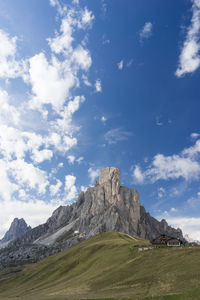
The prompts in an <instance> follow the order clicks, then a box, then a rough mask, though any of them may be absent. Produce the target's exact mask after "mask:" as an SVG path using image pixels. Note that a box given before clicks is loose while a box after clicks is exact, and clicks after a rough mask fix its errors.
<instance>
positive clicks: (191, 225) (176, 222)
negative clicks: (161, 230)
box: [166, 216, 200, 240]
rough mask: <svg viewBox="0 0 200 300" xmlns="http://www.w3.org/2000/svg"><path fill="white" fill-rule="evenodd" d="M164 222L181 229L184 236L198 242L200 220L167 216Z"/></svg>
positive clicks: (199, 238) (199, 237)
mask: <svg viewBox="0 0 200 300" xmlns="http://www.w3.org/2000/svg"><path fill="white" fill-rule="evenodd" d="M166 220H167V222H168V224H169V225H171V226H172V227H175V228H181V229H182V231H183V233H184V234H188V235H189V236H190V237H191V238H193V239H194V240H200V218H194V217H172V216H169V217H167V218H166Z"/></svg>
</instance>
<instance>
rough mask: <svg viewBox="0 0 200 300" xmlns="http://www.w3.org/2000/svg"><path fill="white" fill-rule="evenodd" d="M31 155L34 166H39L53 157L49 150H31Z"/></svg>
mask: <svg viewBox="0 0 200 300" xmlns="http://www.w3.org/2000/svg"><path fill="white" fill-rule="evenodd" d="M32 153H33V154H32V155H31V158H32V160H33V161H34V163H36V164H40V163H42V162H43V161H45V160H50V159H51V158H52V157H53V151H51V150H49V149H44V150H40V151H38V150H33V152H32Z"/></svg>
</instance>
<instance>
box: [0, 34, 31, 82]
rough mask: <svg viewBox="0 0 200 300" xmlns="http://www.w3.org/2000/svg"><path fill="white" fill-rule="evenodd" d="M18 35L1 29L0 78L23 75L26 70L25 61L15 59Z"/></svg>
mask: <svg viewBox="0 0 200 300" xmlns="http://www.w3.org/2000/svg"><path fill="white" fill-rule="evenodd" d="M16 42H17V37H16V36H15V37H10V36H9V35H8V34H7V33H6V32H5V31H3V30H2V29H0V78H16V77H19V76H23V75H24V72H25V70H26V62H25V61H17V60H16V59H15V55H16V51H17V47H16Z"/></svg>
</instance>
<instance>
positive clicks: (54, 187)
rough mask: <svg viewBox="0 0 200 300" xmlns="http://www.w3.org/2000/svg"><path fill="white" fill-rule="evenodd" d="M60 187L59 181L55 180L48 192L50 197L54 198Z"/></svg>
mask: <svg viewBox="0 0 200 300" xmlns="http://www.w3.org/2000/svg"><path fill="white" fill-rule="evenodd" d="M61 186H62V182H61V181H60V180H59V179H57V180H56V184H52V185H50V187H49V190H50V194H51V196H55V195H56V194H58V192H59V191H60V188H61Z"/></svg>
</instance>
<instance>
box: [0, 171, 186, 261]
mask: <svg viewBox="0 0 200 300" xmlns="http://www.w3.org/2000/svg"><path fill="white" fill-rule="evenodd" d="M109 231H116V232H124V233H127V234H131V235H135V236H139V237H141V238H143V239H148V240H152V239H154V238H155V237H156V236H158V235H160V234H167V235H169V236H172V237H176V238H179V239H181V240H184V238H183V235H182V231H181V230H180V229H174V228H172V227H170V226H168V224H167V222H166V221H165V220H162V221H161V222H159V221H158V220H156V219H155V218H153V217H152V216H151V215H150V214H149V213H147V212H146V210H145V208H144V207H143V206H142V205H141V204H140V201H139V195H138V192H137V191H136V189H134V188H127V187H124V186H121V183H120V171H119V170H118V169H117V168H115V167H110V168H105V169H103V170H102V171H101V173H100V178H99V181H97V182H96V184H95V186H94V187H90V188H88V189H87V191H86V192H81V194H80V195H79V197H78V200H77V202H75V203H73V204H71V205H68V206H60V207H59V208H58V209H56V210H55V211H54V212H53V214H52V216H51V217H50V218H49V219H48V220H47V222H46V223H44V224H42V225H40V226H37V227H35V228H33V229H32V230H30V231H28V232H26V233H25V234H24V235H23V236H21V237H20V238H18V239H16V240H14V241H13V242H11V243H10V244H9V247H7V248H5V249H3V250H1V251H0V267H4V266H7V265H8V264H9V265H12V264H16V263H17V262H20V263H22V262H27V261H30V262H32V261H37V260H40V259H42V258H44V257H46V256H49V255H52V254H55V253H57V252H59V251H62V250H64V249H66V248H68V247H71V246H72V245H74V244H76V243H78V242H80V241H82V240H85V239H88V238H90V237H92V236H94V235H97V234H99V233H102V232H109Z"/></svg>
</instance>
